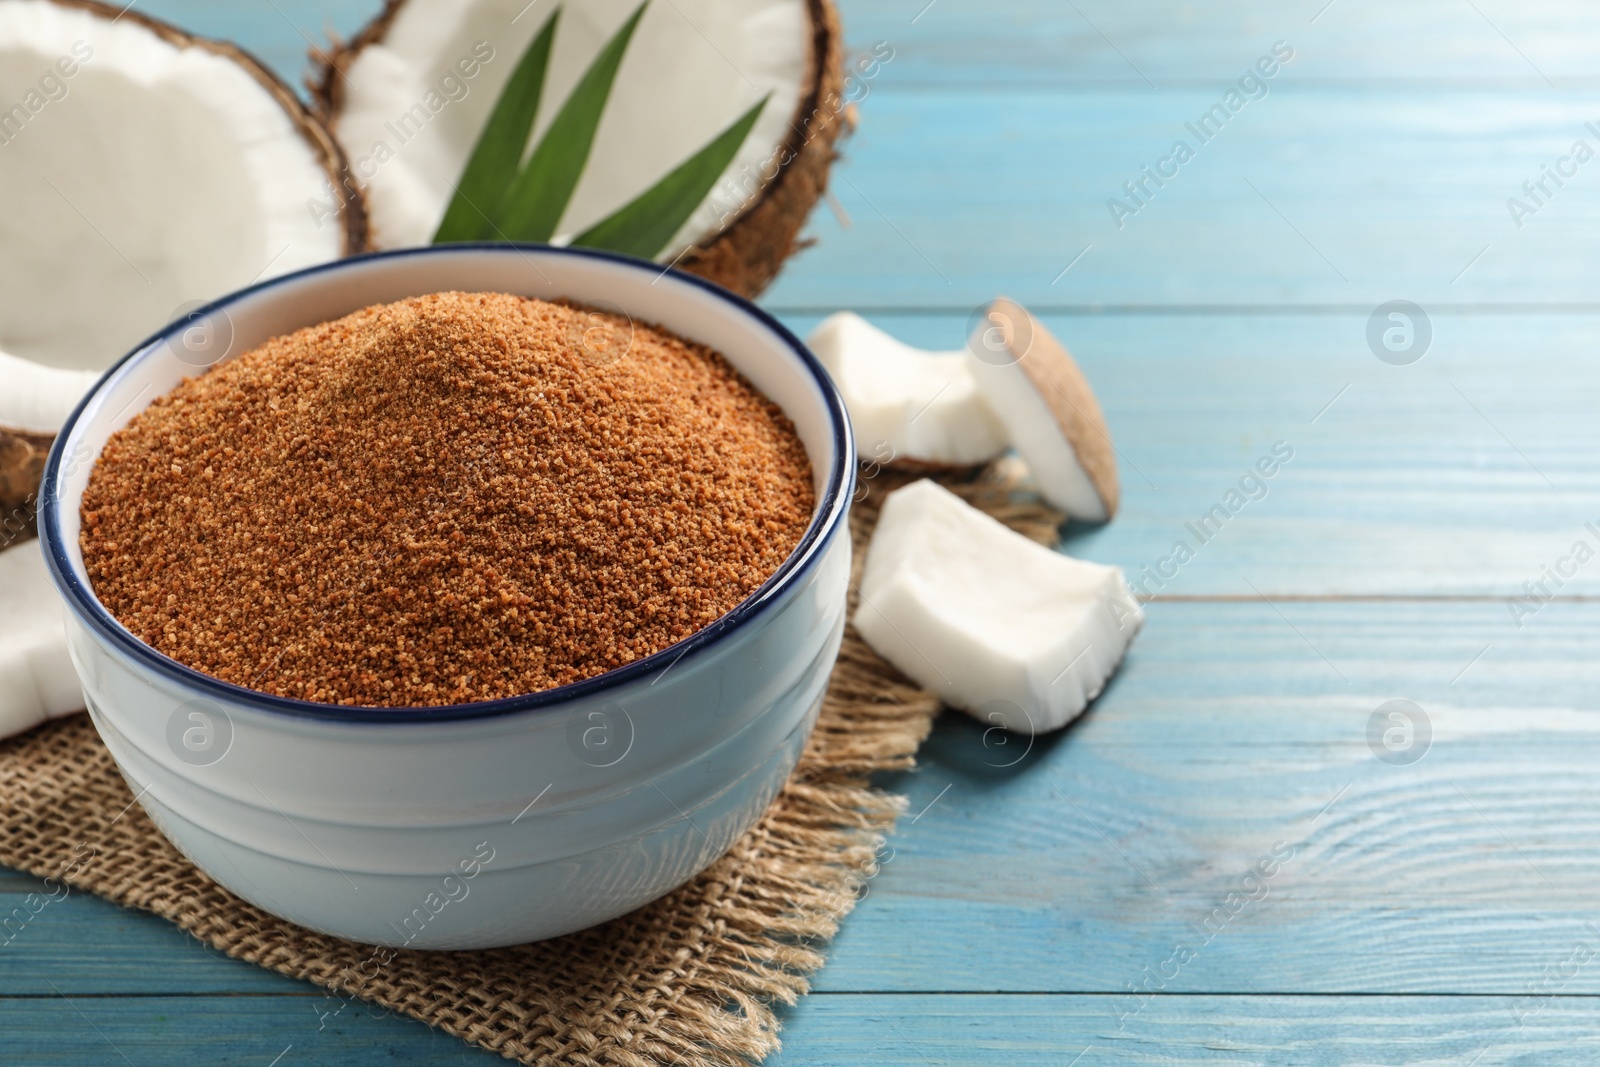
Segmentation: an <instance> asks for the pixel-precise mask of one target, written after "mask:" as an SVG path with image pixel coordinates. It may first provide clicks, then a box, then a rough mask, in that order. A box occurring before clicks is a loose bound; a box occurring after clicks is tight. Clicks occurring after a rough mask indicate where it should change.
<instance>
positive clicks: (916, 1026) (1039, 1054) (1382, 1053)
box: [767, 994, 1600, 1067]
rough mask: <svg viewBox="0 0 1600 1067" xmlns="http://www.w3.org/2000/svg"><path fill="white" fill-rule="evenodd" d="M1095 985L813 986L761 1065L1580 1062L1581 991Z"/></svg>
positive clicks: (1584, 1004) (1588, 1055)
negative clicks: (888, 992)
mask: <svg viewBox="0 0 1600 1067" xmlns="http://www.w3.org/2000/svg"><path fill="white" fill-rule="evenodd" d="M1129 1010H1130V1009H1129V1008H1127V1007H1125V1006H1124V1005H1123V1004H1122V1003H1121V1002H1119V1001H1118V1000H1117V999H1116V998H1110V997H1094V996H1025V995H1016V994H1012V995H1008V996H987V997H986V996H941V997H926V996H898V997H886V996H862V997H856V996H842V997H841V996H812V997H807V998H806V999H805V1000H803V1001H801V1003H800V1006H799V1008H798V1009H796V1010H795V1011H794V1012H793V1013H792V1015H791V1018H790V1025H789V1028H788V1029H786V1030H785V1032H784V1035H783V1038H784V1050H783V1052H782V1053H781V1054H779V1055H778V1056H775V1057H773V1058H772V1059H770V1060H768V1061H767V1062H768V1064H769V1065H770V1067H798V1065H800V1064H806V1065H826V1067H835V1065H839V1067H843V1065H846V1064H858V1063H873V1064H884V1065H889V1067H930V1065H933V1064H938V1065H940V1067H957V1065H968V1064H970V1065H973V1067H980V1065H981V1067H993V1065H994V1064H998V1063H1004V1064H1007V1065H1009V1067H1105V1065H1108V1064H1119V1065H1120V1064H1130V1063H1133V1064H1164V1065H1182V1064H1213V1065H1216V1064H1228V1065H1231V1067H1243V1065H1252V1067H1254V1065H1259V1067H1282V1065H1283V1064H1316V1065H1326V1067H1336V1065H1346V1064H1348V1065H1356V1064H1361V1065H1368V1064H1380V1063H1381V1064H1388V1065H1415V1067H1423V1065H1427V1067H1439V1065H1444V1064H1456V1065H1461V1067H1468V1065H1476V1067H1505V1065H1507V1064H1511V1063H1538V1064H1573V1065H1587V1064H1590V1063H1592V1062H1593V1060H1594V1052H1593V1048H1594V1043H1595V1041H1596V1039H1597V1038H1600V1008H1597V1006H1596V1004H1595V1002H1594V1001H1593V1000H1592V999H1588V998H1568V997H1553V998H1547V999H1543V1000H1531V1001H1519V1000H1515V999H1512V998H1499V997H1381V998H1372V997H1296V996H1272V997H1262V996H1237V997H1222V996H1199V997H1159V998H1153V999H1152V1000H1151V1001H1150V1002H1149V1003H1148V1006H1147V1007H1145V1008H1144V1010H1143V1011H1140V1012H1138V1014H1136V1015H1130V1016H1129V1017H1128V1018H1127V1019H1126V1021H1122V1015H1121V1013H1122V1012H1125V1011H1129Z"/></svg>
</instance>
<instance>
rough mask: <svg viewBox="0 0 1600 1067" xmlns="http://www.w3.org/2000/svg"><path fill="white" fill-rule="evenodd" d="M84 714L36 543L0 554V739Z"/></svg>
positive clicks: (57, 602)
mask: <svg viewBox="0 0 1600 1067" xmlns="http://www.w3.org/2000/svg"><path fill="white" fill-rule="evenodd" d="M81 710H83V689H82V687H81V686H80V685H79V684H78V672H77V671H76V670H75V669H74V668H73V666H72V658H71V657H70V656H69V655H68V654H67V631H66V627H65V625H64V621H63V617H62V607H61V600H60V598H59V597H58V596H57V595H56V591H55V587H54V586H52V585H51V584H50V575H49V573H48V572H47V571H46V570H45V565H44V552H43V550H41V549H40V547H39V542H37V541H25V542H23V543H22V544H20V545H15V546H13V547H11V548H8V549H6V550H5V551H3V552H0V737H10V736H11V735H12V734H17V733H21V732H22V731H23V730H28V729H31V728H33V727H35V726H37V725H39V724H40V723H41V722H44V721H45V720H46V719H53V718H58V717H60V716H62V715H68V714H71V713H72V712H74V711H81Z"/></svg>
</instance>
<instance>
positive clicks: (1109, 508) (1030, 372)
mask: <svg viewBox="0 0 1600 1067" xmlns="http://www.w3.org/2000/svg"><path fill="white" fill-rule="evenodd" d="M990 307H991V308H992V309H993V310H994V311H995V312H996V313H998V314H999V315H1001V316H1002V317H1004V318H1005V319H1007V320H1008V321H1012V322H1026V323H1028V324H1029V329H1028V332H1027V338H1028V346H1027V347H1026V348H1024V349H1023V350H1022V351H1017V352H1015V355H1016V357H1017V365H1018V366H1019V367H1021V368H1022V372H1023V374H1025V375H1027V377H1028V380H1029V381H1030V382H1031V383H1033V387H1034V389H1035V390H1037V391H1038V393H1039V395H1040V396H1041V397H1043V398H1044V402H1045V406H1047V407H1048V408H1049V409H1050V414H1051V415H1052V416H1054V418H1055V422H1056V425H1057V426H1058V427H1059V428H1060V430H1061V435H1062V436H1063V437H1065V438H1066V440H1067V444H1068V445H1070V446H1071V447H1072V451H1073V452H1074V453H1075V454H1076V455H1077V457H1078V462H1079V464H1081V465H1082V466H1083V470H1084V473H1085V474H1087V475H1088V476H1089V482H1090V484H1092V485H1093V486H1094V490H1095V493H1096V495H1098V496H1099V497H1100V503H1101V504H1102V505H1104V507H1105V509H1106V520H1107V521H1110V520H1111V519H1112V518H1113V517H1115V516H1116V514H1117V506H1118V505H1119V504H1120V503H1121V501H1122V487H1121V483H1120V482H1119V481H1118V479H1117V450H1116V449H1115V448H1114V447H1113V446H1112V443H1111V431H1110V429H1108V428H1107V426H1106V417H1105V414H1104V413H1103V412H1102V411H1101V410H1100V401H1099V400H1097V399H1096V398H1095V395H1094V389H1092V388H1091V387H1090V385H1089V379H1087V378H1085V377H1084V375H1083V371H1082V369H1081V368H1079V366H1078V362H1077V360H1075V359H1073V358H1072V353H1070V352H1068V351H1067V346H1066V345H1064V344H1062V343H1061V342H1060V341H1059V340H1057V339H1056V336H1055V335H1054V334H1052V333H1051V332H1050V331H1049V330H1048V329H1046V328H1045V325H1044V323H1042V322H1040V321H1039V319H1038V317H1037V316H1035V315H1034V314H1033V313H1032V312H1031V311H1029V310H1028V309H1027V308H1025V307H1023V306H1022V305H1021V304H1018V303H1017V302H1016V301H1014V300H1008V299H1006V298H1005V297H1000V298H999V299H997V300H995V301H994V303H993V304H991V305H990ZM1015 336H1016V334H1015V332H1013V337H1015ZM1008 343H1012V342H1008Z"/></svg>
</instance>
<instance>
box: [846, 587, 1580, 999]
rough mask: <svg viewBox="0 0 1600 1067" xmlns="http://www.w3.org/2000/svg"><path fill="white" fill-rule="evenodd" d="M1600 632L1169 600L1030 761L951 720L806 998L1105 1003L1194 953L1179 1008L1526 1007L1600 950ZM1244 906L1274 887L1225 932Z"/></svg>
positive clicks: (1555, 615) (1422, 609) (1489, 617)
mask: <svg viewBox="0 0 1600 1067" xmlns="http://www.w3.org/2000/svg"><path fill="white" fill-rule="evenodd" d="M1597 641H1600V609H1597V608H1596V606H1595V605H1592V604H1582V605H1557V606H1551V607H1549V608H1546V609H1545V612H1544V613H1542V614H1541V615H1540V616H1539V617H1538V619H1537V620H1536V624H1535V623H1530V625H1529V627H1528V630H1527V631H1525V632H1524V633H1522V634H1521V635H1517V634H1515V632H1514V631H1512V630H1511V629H1510V628H1509V627H1508V626H1507V625H1506V624H1505V621H1504V620H1503V619H1502V618H1501V617H1499V615H1498V613H1497V612H1495V611H1494V610H1492V608H1491V606H1489V605H1482V604H1412V603H1383V604H1327V603H1285V604H1280V605H1277V606H1275V607H1268V606H1264V605H1262V604H1259V603H1255V604H1245V603H1241V604H1229V605H1219V604H1193V603H1188V604H1157V605H1153V606H1152V607H1151V608H1150V612H1149V623H1148V628H1147V631H1146V632H1145V633H1144V634H1142V635H1141V637H1140V639H1139V641H1138V642H1137V643H1136V644H1135V646H1134V648H1133V651H1132V653H1131V654H1130V658H1129V660H1128V662H1127V664H1126V665H1125V666H1124V668H1123V671H1122V673H1121V675H1120V676H1119V677H1118V678H1117V679H1116V680H1115V681H1114V682H1113V684H1112V686H1111V687H1110V689H1109V690H1108V692H1107V693H1106V695H1105V696H1103V697H1102V698H1101V700H1100V702H1099V703H1098V705H1097V706H1096V707H1095V708H1094V709H1093V711H1092V712H1091V714H1090V715H1088V716H1087V717H1086V718H1085V719H1084V720H1082V721H1081V722H1080V723H1079V724H1078V725H1077V726H1075V727H1073V728H1072V729H1070V730H1068V731H1067V732H1065V733H1064V734H1057V735H1054V736H1052V737H1049V738H1045V739H1042V740H1041V741H1040V742H1038V743H1037V744H1036V746H1035V748H1034V750H1033V751H1032V752H1031V754H1029V755H1028V757H1027V758H1026V759H1025V760H1022V761H1021V762H1019V763H1018V764H1017V765H1016V766H1015V767H1012V768H1004V767H995V766H991V765H992V764H1004V763H1008V762H1011V761H1012V760H1015V759H1017V756H1018V755H1019V753H1018V751H1017V749H1016V746H1015V744H1014V743H1012V744H1011V745H1008V746H1001V745H999V744H997V743H996V742H998V741H999V740H1000V738H1001V736H1003V735H990V736H988V737H987V738H986V736H985V731H984V730H983V728H982V727H981V726H980V725H979V724H977V723H974V722H971V721H970V720H967V719H966V718H965V717H962V716H959V715H955V714H949V713H947V715H946V716H945V717H944V718H942V719H941V720H940V723H939V725H938V728H937V729H936V731H935V734H934V736H933V738H932V739H931V740H930V741H929V742H928V744H927V745H925V746H924V749H923V759H924V767H923V769H922V770H921V771H920V772H919V773H917V774H915V775H910V776H906V777H903V778H899V779H897V780H894V781H892V782H891V783H889V784H890V785H891V786H892V787H893V788H896V789H899V790H902V791H905V792H907V793H908V794H909V797H910V811H911V812H912V814H913V815H916V814H917V813H919V812H920V813H921V815H920V817H919V818H916V819H915V820H914V821H912V820H908V821H906V822H904V823H903V824H902V826H901V829H900V831H899V832H898V833H897V834H896V837H895V838H894V840H893V842H892V847H893V852H892V854H890V856H889V857H888V862H886V863H885V864H884V866H883V871H882V873H881V874H880V875H879V876H878V878H877V880H876V881H875V882H874V883H873V884H872V889H871V892H870V895H869V897H868V899H867V901H866V902H865V904H864V905H863V906H862V907H861V908H859V909H858V910H857V912H856V913H855V914H854V915H853V916H852V917H851V920H850V922H849V923H848V924H846V927H845V929H844V931H843V933H842V935H841V937H840V939H839V941H838V943H837V945H836V946H835V948H834V951H833V954H832V958H831V961H830V964H829V967H828V968H827V969H826V970H825V971H824V972H823V973H822V975H821V976H820V979H819V986H820V987H821V988H824V989H830V990H839V991H854V990H881V989H906V990H919V991H937V990H1018V991H1027V990H1052V991H1055V990H1062V991H1068V990H1070V991H1082V990H1099V991H1106V992H1111V991H1117V990H1126V989H1127V988H1128V986H1129V984H1130V983H1131V984H1135V985H1137V984H1139V983H1141V982H1142V981H1143V980H1144V976H1145V975H1146V973H1147V972H1146V968H1150V969H1151V970H1156V971H1159V970H1161V969H1162V967H1163V964H1164V963H1165V962H1166V961H1167V960H1168V959H1169V958H1170V957H1171V955H1172V953H1173V950H1174V946H1176V945H1178V944H1189V945H1190V946H1191V947H1193V948H1195V949H1196V950H1197V953H1198V958H1197V959H1196V960H1194V961H1193V962H1192V963H1190V964H1189V965H1187V966H1184V967H1182V968H1181V973H1179V974H1177V975H1176V976H1170V975H1169V977H1172V979H1173V980H1172V981H1171V982H1170V983H1168V988H1169V989H1170V990H1173V991H1185V992H1194V991H1204V992H1250V991H1252V988H1253V987H1252V985H1251V983H1253V984H1254V987H1255V988H1260V989H1262V990H1271V991H1297V992H1328V993H1333V992H1340V993H1349V992H1365V993H1375V992H1474V993H1479V992H1481V993H1491V992H1492V993H1502V994H1508V995H1510V994H1516V993H1519V992H1522V991H1523V990H1525V989H1526V987H1527V986H1528V984H1529V983H1532V982H1536V981H1538V980H1539V978H1540V975H1541V974H1543V973H1544V970H1545V969H1546V968H1547V967H1549V966H1552V965H1554V964H1556V963H1558V962H1559V961H1560V960H1561V959H1563V958H1564V957H1565V956H1566V954H1567V953H1569V952H1570V950H1571V949H1572V947H1573V945H1574V944H1576V943H1577V942H1578V941H1580V940H1585V939H1587V940H1588V941H1590V942H1593V943H1594V944H1595V945H1596V947H1597V948H1600V940H1597V938H1600V926H1596V924H1597V923H1600V904H1597V903H1596V901H1595V899H1594V896H1593V893H1592V891H1591V886H1592V885H1593V883H1594V880H1595V876H1596V871H1595V864H1596V862H1597V856H1596V853H1595V850H1594V841H1595V839H1596V834H1597V832H1600V814H1596V812H1597V810H1600V786H1597V784H1596V780H1595V777H1594V775H1593V773H1592V767H1593V765H1594V763H1595V761H1596V759H1597V758H1600V706H1597V701H1596V696H1595V694H1596V692H1600V689H1597V686H1596V682H1597V681H1600V677H1597V674H1600V667H1597V666H1596V664H1595V662H1594V656H1593V655H1592V649H1593V648H1594V647H1596V642H1597ZM1486 646H1487V649H1486ZM1397 698H1402V699H1407V700H1412V701H1415V702H1416V703H1417V705H1419V706H1420V707H1421V708H1422V709H1423V711H1424V714H1425V715H1426V717H1427V718H1428V720H1429V721H1430V722H1431V729H1432V740H1431V747H1430V748H1428V749H1426V750H1425V755H1424V756H1423V758H1421V759H1420V761H1418V762H1416V763H1414V764H1411V765H1408V766H1396V765H1390V764H1388V763H1384V762H1380V761H1379V759H1378V758H1377V757H1376V756H1375V750H1374V748H1372V747H1371V745H1370V744H1369V737H1368V730H1369V721H1370V719H1371V717H1372V716H1373V714H1374V712H1375V711H1376V710H1377V709H1378V708H1379V707H1380V706H1381V705H1383V704H1384V703H1385V702H1387V701H1390V700H1393V699H1397ZM986 740H987V741H988V742H989V744H988V745H987V746H986V744H985V742H986ZM1330 805H1331V806H1330ZM1279 842H1284V843H1286V844H1287V845H1288V846H1290V847H1292V849H1293V852H1294V855H1293V859H1292V860H1291V861H1288V862H1283V863H1280V864H1279V865H1278V867H1279V869H1278V870H1277V871H1276V872H1275V874H1274V876H1273V877H1271V878H1268V879H1266V881H1265V889H1258V888H1256V883H1259V882H1261V879H1260V878H1254V879H1252V877H1251V871H1252V868H1254V867H1255V866H1256V865H1257V864H1258V863H1259V862H1260V861H1261V860H1262V859H1263V858H1265V857H1268V856H1270V855H1271V854H1272V852H1273V850H1274V847H1275V846H1277V845H1278V843H1279ZM1236 892H1242V893H1245V894H1246V895H1251V894H1256V895H1258V896H1260V899H1258V900H1256V901H1254V902H1251V903H1248V904H1245V905H1243V906H1242V907H1240V908H1236V909H1233V908H1230V910H1229V911H1228V912H1224V913H1223V914H1222V915H1221V916H1217V914H1216V910H1217V909H1218V908H1227V907H1229V905H1230V903H1231V904H1237V903H1238V901H1237V900H1236V899H1233V900H1230V897H1229V894H1230V893H1236ZM1262 894H1264V895H1262ZM929 931H937V935H935V936H930V935H929V933H928V932H929ZM1208 933H1211V934H1214V936H1210V937H1207V934H1208ZM1202 939H1203V944H1202ZM885 946H893V949H892V951H891V950H889V949H887V948H886V947H885ZM1465 946H1470V949H1468V948H1466V947H1465ZM1168 970H1170V967H1169V968H1168ZM1568 990H1569V991H1571V992H1579V991H1582V992H1600V969H1594V968H1591V969H1589V970H1586V971H1584V973H1583V974H1582V975H1580V976H1578V977H1576V978H1575V980H1573V981H1572V982H1571V984H1570V985H1569V986H1568Z"/></svg>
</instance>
